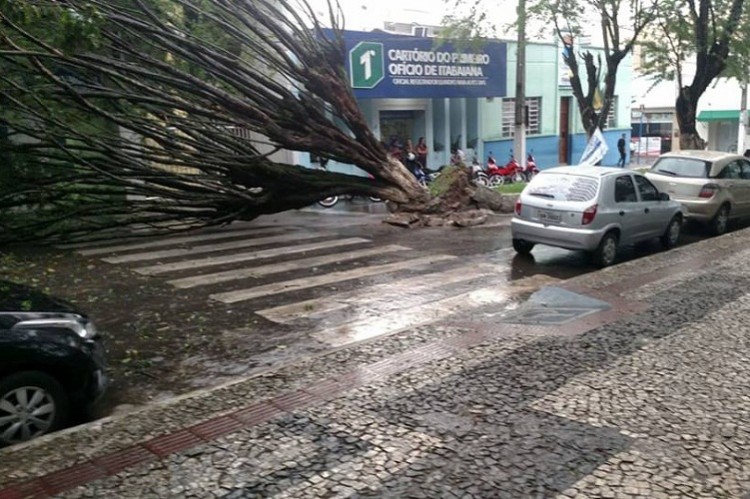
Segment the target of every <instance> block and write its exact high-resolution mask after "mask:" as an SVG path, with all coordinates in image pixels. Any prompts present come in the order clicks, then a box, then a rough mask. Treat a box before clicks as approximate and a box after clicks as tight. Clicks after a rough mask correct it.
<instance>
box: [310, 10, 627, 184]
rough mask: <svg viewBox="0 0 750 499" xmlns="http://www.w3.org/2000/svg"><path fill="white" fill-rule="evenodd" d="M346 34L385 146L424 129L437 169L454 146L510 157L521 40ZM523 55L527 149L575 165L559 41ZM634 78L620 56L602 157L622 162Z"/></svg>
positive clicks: (574, 120) (363, 98)
mask: <svg viewBox="0 0 750 499" xmlns="http://www.w3.org/2000/svg"><path fill="white" fill-rule="evenodd" d="M405 26H406V28H408V29H409V31H410V33H414V32H417V33H420V34H421V33H422V31H420V30H419V29H417V30H415V27H414V26H413V25H405ZM406 28H404V29H406ZM417 28H421V27H419V26H417ZM428 33H432V32H428ZM344 39H345V41H346V48H347V52H348V53H347V59H348V60H347V61H346V64H347V69H348V72H349V77H350V80H351V84H352V88H353V91H354V93H355V96H356V97H357V100H358V102H359V105H360V108H361V109H362V112H363V113H364V115H365V117H366V118H367V120H368V122H369V124H370V127H371V129H372V130H373V131H374V133H375V134H376V135H377V136H379V137H380V139H381V140H382V141H383V142H384V143H385V144H386V145H390V144H391V143H393V142H394V141H395V142H396V143H398V144H405V143H406V141H407V140H411V141H412V143H414V144H416V143H417V141H418V140H419V138H421V137H424V138H425V140H426V143H427V145H428V148H429V155H428V166H429V167H430V168H432V169H436V168H439V167H440V166H442V165H446V164H448V163H449V161H450V156H451V152H452V150H453V149H455V148H460V149H461V150H462V151H464V153H465V156H466V160H467V162H470V161H471V160H472V159H473V158H475V157H476V158H477V161H478V162H479V163H481V164H484V163H486V160H487V157H488V155H490V154H492V155H493V156H494V157H495V158H496V160H497V162H498V163H501V164H503V163H505V162H506V161H507V160H508V159H509V158H510V156H511V154H512V152H513V151H512V150H513V128H514V104H515V103H514V88H515V84H514V82H515V77H516V43H515V42H511V41H503V40H491V41H487V42H486V43H484V44H483V45H481V46H476V45H470V46H468V47H463V48H461V47H457V46H453V45H451V44H444V45H440V44H438V43H437V42H436V40H434V39H431V38H429V37H418V36H411V35H400V34H394V33H389V32H385V31H373V32H353V31H348V32H345V33H344ZM586 49H587V50H592V51H593V52H596V50H597V49H595V48H589V47H587V48H586ZM526 54H527V55H526V120H527V150H528V151H529V152H532V153H533V154H534V156H535V158H536V161H537V164H538V165H539V166H540V168H542V169H544V168H550V167H553V166H558V165H563V164H575V163H576V162H577V161H578V159H579V158H580V156H581V154H582V153H583V150H584V148H585V146H586V135H585V132H584V130H583V128H582V126H581V119H580V113H579V111H578V106H577V103H576V101H575V98H574V97H573V94H572V90H571V87H570V82H569V74H568V69H567V66H566V65H565V63H564V61H563V57H562V47H561V45H560V44H554V43H529V44H528V45H527V47H526ZM630 79H631V68H630V59H629V58H626V59H625V60H624V61H623V62H622V63H621V64H620V68H619V72H618V75H617V87H616V91H615V93H616V98H615V102H614V104H613V107H612V110H611V112H610V115H609V120H608V126H607V128H606V130H604V135H605V138H606V140H607V143H608V145H609V153H608V154H607V156H606V157H605V159H604V160H603V162H602V163H603V164H605V165H615V164H617V161H618V159H619V154H618V152H617V147H616V144H617V140H618V139H619V138H620V136H621V134H623V133H625V134H626V136H627V139H628V140H629V139H630V137H629V135H630V104H631V96H630V93H629V88H630ZM297 159H298V162H299V163H301V164H308V165H309V164H311V163H310V158H309V155H306V154H301V153H300V154H298V158H297ZM516 159H517V160H519V161H521V162H523V160H524V158H516ZM312 166H314V165H312ZM328 168H329V169H333V170H336V171H340V172H343V173H351V174H357V171H358V170H357V169H356V168H354V167H352V166H350V165H337V164H332V163H329V164H328Z"/></svg>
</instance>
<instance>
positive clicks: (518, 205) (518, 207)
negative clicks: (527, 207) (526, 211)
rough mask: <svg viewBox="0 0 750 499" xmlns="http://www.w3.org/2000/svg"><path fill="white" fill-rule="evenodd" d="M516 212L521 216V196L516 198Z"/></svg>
mask: <svg viewBox="0 0 750 499" xmlns="http://www.w3.org/2000/svg"><path fill="white" fill-rule="evenodd" d="M515 212H516V215H518V216H521V198H518V199H516V207H515Z"/></svg>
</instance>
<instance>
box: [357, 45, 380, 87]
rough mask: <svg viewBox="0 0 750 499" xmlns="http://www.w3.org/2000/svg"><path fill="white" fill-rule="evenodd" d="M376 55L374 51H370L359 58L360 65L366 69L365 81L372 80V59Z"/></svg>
mask: <svg viewBox="0 0 750 499" xmlns="http://www.w3.org/2000/svg"><path fill="white" fill-rule="evenodd" d="M376 55H377V54H376V52H375V51H374V50H368V51H367V52H365V53H364V54H362V56H361V57H360V58H359V63H360V64H361V65H362V66H364V68H365V80H369V79H370V78H372V59H373V57H375V56H376Z"/></svg>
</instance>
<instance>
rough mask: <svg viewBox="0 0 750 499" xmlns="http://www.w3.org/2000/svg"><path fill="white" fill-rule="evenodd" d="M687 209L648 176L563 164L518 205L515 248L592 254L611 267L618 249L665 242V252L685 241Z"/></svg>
mask: <svg viewBox="0 0 750 499" xmlns="http://www.w3.org/2000/svg"><path fill="white" fill-rule="evenodd" d="M683 219H684V213H683V208H682V205H681V204H680V203H678V202H676V201H671V200H670V199H669V196H668V195H667V194H665V193H660V192H659V190H658V189H657V188H656V187H655V186H654V184H652V183H651V182H650V181H649V180H648V179H647V178H646V177H644V176H643V175H641V174H639V173H636V172H632V171H628V170H623V169H621V168H606V167H599V166H562V167H558V168H550V169H548V170H544V171H543V172H541V173H540V174H539V175H537V176H536V177H534V179H533V180H532V181H531V182H530V183H529V185H528V186H526V188H525V189H524V190H523V192H522V193H521V195H520V196H519V198H518V201H516V207H515V217H513V221H512V222H511V233H512V234H513V248H515V250H516V251H517V252H518V253H521V254H528V253H529V252H531V250H532V249H533V248H534V245H536V244H546V245H548V246H557V247H560V248H566V249H572V250H583V251H588V252H592V253H593V255H594V258H595V261H596V263H597V264H598V265H599V266H602V267H606V266H608V265H612V264H613V263H614V261H615V258H616V256H617V248H618V246H622V245H626V244H633V243H637V242H641V241H646V240H649V239H653V238H657V237H658V238H660V239H661V242H662V244H663V245H664V247H665V248H672V247H673V246H675V245H676V244H677V242H678V240H679V237H680V230H681V228H682V222H683Z"/></svg>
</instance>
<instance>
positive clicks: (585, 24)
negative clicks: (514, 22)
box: [445, 0, 657, 135]
mask: <svg viewBox="0 0 750 499" xmlns="http://www.w3.org/2000/svg"><path fill="white" fill-rule="evenodd" d="M445 1H446V3H447V4H448V5H449V6H451V7H452V8H453V9H456V10H457V11H458V12H460V13H459V14H455V13H452V14H450V15H448V16H446V18H445V22H446V23H447V24H449V26H450V31H449V33H450V34H452V35H456V34H457V35H460V36H464V37H473V36H487V35H490V34H496V33H493V32H494V31H496V30H497V27H496V26H497V24H495V23H492V22H491V19H490V18H489V15H488V12H489V11H490V7H491V6H493V5H495V4H496V2H495V1H493V0H469V1H467V0H445ZM656 3H657V2H656V1H655V0H551V1H550V0H527V5H528V7H527V10H528V19H529V22H530V23H532V24H536V25H538V26H542V28H541V29H542V31H543V33H544V34H545V35H546V36H548V35H549V34H550V30H549V27H552V33H551V34H552V35H553V36H554V37H555V38H556V39H558V40H560V41H561V42H562V45H563V46H564V47H565V48H566V49H565V51H564V56H563V57H564V60H565V63H566V65H567V66H568V68H569V69H570V72H571V79H570V83H571V87H572V91H573V96H574V97H575V99H576V103H577V104H578V110H579V112H580V114H581V122H582V124H583V127H584V129H585V130H586V133H587V134H588V135H591V134H592V133H593V132H594V130H596V129H597V128H602V129H603V128H606V124H607V117H608V115H609V111H610V109H611V107H612V105H613V103H614V96H615V88H616V84H617V71H618V68H619V66H620V63H621V62H622V61H623V59H625V57H627V56H628V54H629V53H630V52H631V51H632V49H633V46H634V44H635V43H636V42H637V41H638V39H639V37H640V36H641V35H642V33H643V30H644V29H645V28H646V27H647V26H648V25H649V24H650V23H651V22H652V21H653V20H654V17H655V14H656V11H655V5H656ZM592 19H593V20H594V22H593V23H592ZM592 24H593V25H594V26H595V28H593V29H594V30H597V31H598V32H599V33H598V34H599V37H600V38H601V41H602V44H603V47H602V50H595V49H592V48H583V47H581V46H580V44H579V42H580V40H581V38H582V37H583V36H584V35H591V34H594V33H593V31H592ZM581 66H583V67H581ZM602 84H603V85H602ZM602 87H603V93H602V95H601V96H599V95H597V92H599V89H600V88H602ZM599 97H601V99H599ZM599 100H601V102H600V103H599V102H598V101H599ZM599 104H600V105H599Z"/></svg>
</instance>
